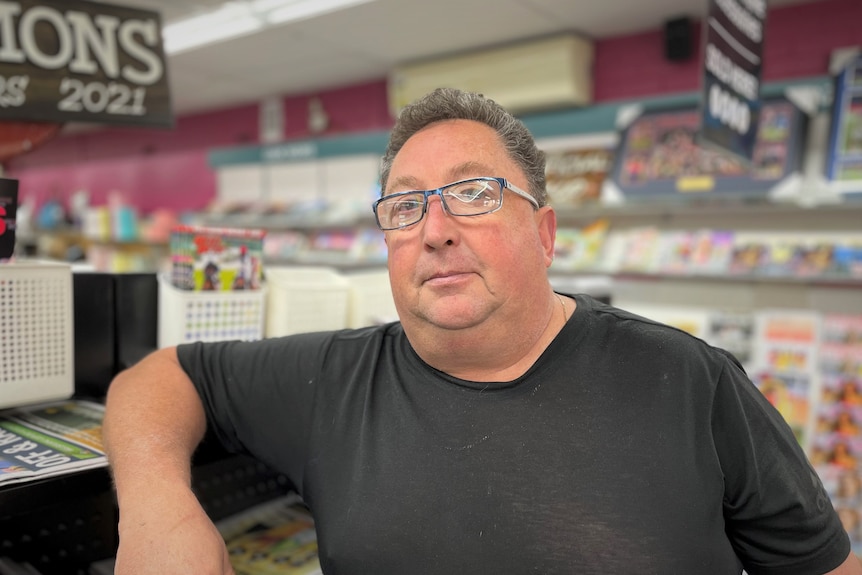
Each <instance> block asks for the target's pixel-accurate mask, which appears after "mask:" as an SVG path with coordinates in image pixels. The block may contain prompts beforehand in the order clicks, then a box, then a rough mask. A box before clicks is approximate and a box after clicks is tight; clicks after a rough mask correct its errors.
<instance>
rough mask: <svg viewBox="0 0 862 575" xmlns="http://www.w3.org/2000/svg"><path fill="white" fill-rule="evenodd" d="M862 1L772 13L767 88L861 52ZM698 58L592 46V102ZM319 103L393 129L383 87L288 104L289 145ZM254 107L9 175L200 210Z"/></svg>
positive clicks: (653, 89) (687, 87)
mask: <svg viewBox="0 0 862 575" xmlns="http://www.w3.org/2000/svg"><path fill="white" fill-rule="evenodd" d="M860 22H862V1H860V0H819V1H816V2H810V3H806V4H798V5H791V6H786V7H782V8H776V9H773V10H771V11H770V14H769V19H768V24H767V31H766V45H765V47H764V70H763V73H764V79H765V80H766V81H771V80H782V79H793V78H805V77H812V76H823V75H825V74H826V73H827V70H828V64H829V55H830V53H831V51H832V50H834V49H836V48H843V47H848V46H858V45H860V44H862V31H860V28H859V23H860ZM695 35H696V37H695V45H696V46H697V49H696V54H695V56H694V57H692V58H691V59H690V60H687V61H685V62H681V63H675V62H669V61H667V60H665V59H664V56H663V40H662V32H661V30H655V31H648V32H643V33H639V34H633V35H628V36H623V37H617V38H610V39H604V40H599V41H597V42H596V60H595V72H594V73H595V76H594V97H595V100H596V102H608V101H614V100H626V99H633V98H642V97H648V96H654V95H660V94H672V93H680V92H692V91H695V90H697V89H698V87H699V83H700V61H701V60H700V40H699V36H700V34H699V32H698V31H696V34H695ZM311 96H317V97H319V98H320V100H321V101H322V102H323V105H324V108H325V109H326V111H327V113H328V115H329V120H330V123H329V128H328V130H327V132H326V134H329V135H335V134H343V133H350V132H363V131H376V130H381V129H388V128H389V127H391V125H392V118H391V117H390V115H389V111H388V105H387V99H386V82H385V79H380V80H377V81H374V82H369V83H365V84H361V85H355V86H349V87H345V88H341V89H336V90H329V91H325V92H321V93H318V94H308V95H301V96H290V97H287V98H285V100H284V102H285V113H286V117H287V118H289V120H290V121H288V122H287V123H286V126H285V134H286V137H287V138H288V139H299V138H303V137H308V136H309V135H310V134H309V133H308V132H307V131H306V130H304V129H303V127H304V126H305V125H306V122H305V119H306V117H307V116H306V115H307V109H308V100H309V98H310V97H311ZM257 113H258V109H257V105H256V104H252V105H247V106H241V107H236V108H231V109H227V110H220V111H216V112H211V113H206V114H198V115H194V116H187V117H183V118H179V119H178V121H177V124H176V126H175V128H174V129H173V130H149V129H139V128H138V129H104V130H99V131H98V132H90V133H77V134H69V135H64V136H61V137H60V138H58V139H56V140H54V141H53V142H51V143H49V144H47V145H45V146H44V147H42V148H40V149H38V150H36V151H35V152H33V153H31V154H28V155H26V156H22V157H20V158H17V159H15V160H14V161H12V162H10V163H9V164H8V165H7V172H8V175H9V176H10V177H14V178H18V179H19V180H20V188H21V195H22V199H33V200H36V202H37V203H41V202H42V201H44V199H45V198H48V197H50V196H52V195H53V196H57V197H60V198H67V197H68V196H69V194H71V193H72V192H74V191H75V190H78V189H86V190H88V191H89V192H90V197H91V201H92V203H93V204H94V205H99V204H103V203H104V202H105V199H106V198H107V196H108V194H109V193H111V192H113V191H119V192H122V193H123V194H124V195H125V197H126V198H127V199H128V201H130V202H131V203H132V204H133V205H135V206H137V207H138V208H139V210H140V211H141V212H142V213H148V212H150V211H152V210H153V209H155V208H159V207H166V208H172V209H175V210H198V209H202V208H204V207H205V206H206V205H207V204H208V203H209V202H210V201H211V200H212V199H213V198H214V197H215V193H216V182H215V175H214V174H213V171H212V170H211V169H210V168H209V166H208V165H207V153H208V151H209V150H211V149H213V148H219V147H230V146H239V145H243V144H253V143H257V142H258V117H257Z"/></svg>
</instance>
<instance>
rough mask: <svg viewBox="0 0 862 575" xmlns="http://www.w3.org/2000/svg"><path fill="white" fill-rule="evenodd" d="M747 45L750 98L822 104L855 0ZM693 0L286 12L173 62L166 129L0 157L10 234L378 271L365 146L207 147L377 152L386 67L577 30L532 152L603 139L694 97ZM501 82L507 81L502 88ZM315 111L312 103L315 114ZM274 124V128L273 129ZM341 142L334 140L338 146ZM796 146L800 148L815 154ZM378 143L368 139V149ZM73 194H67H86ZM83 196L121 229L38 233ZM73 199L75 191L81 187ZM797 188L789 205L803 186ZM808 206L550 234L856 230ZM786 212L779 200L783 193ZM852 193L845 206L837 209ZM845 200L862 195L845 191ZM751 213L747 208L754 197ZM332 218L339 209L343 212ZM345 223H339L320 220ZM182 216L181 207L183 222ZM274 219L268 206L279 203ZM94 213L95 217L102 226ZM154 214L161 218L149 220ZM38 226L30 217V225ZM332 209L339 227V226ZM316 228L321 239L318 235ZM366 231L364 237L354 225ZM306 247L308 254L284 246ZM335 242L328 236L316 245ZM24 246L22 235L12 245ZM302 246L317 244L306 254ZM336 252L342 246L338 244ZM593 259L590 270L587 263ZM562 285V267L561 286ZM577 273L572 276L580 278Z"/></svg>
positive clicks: (632, 212) (515, 0)
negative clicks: (119, 216) (13, 190)
mask: <svg viewBox="0 0 862 575" xmlns="http://www.w3.org/2000/svg"><path fill="white" fill-rule="evenodd" d="M126 3H127V4H128V5H130V6H132V5H133V6H137V7H141V8H145V9H154V10H158V11H160V12H161V13H162V15H163V20H164V22H165V23H166V24H169V23H171V22H172V21H175V20H176V19H178V18H182V17H185V16H188V15H191V14H196V13H200V12H201V11H205V10H208V9H211V8H213V7H215V6H217V5H218V2H215V1H203V0H197V1H188V2H168V1H162V0H152V1H150V2H146V1H136V0H130V1H129V2H126ZM768 5H769V7H770V8H769V12H768V20H767V28H766V34H765V45H764V57H763V62H764V63H763V83H764V92H765V93H771V94H773V95H774V94H777V93H778V94H780V93H781V92H782V90H783V89H784V87H786V86H799V85H802V86H807V85H811V86H814V89H815V91H817V90H819V91H821V92H822V93H824V94H827V95H826V96H823V98H828V97H829V96H828V86H829V82H830V80H829V65H830V58H831V57H832V55H833V53H834V52H835V51H836V50H840V49H844V48H848V47H849V48H852V47H858V46H859V45H860V44H862V34H860V31H859V29H858V26H856V24H855V23H857V22H859V21H860V19H862V3H859V2H858V1H857V0H815V1H810V0H809V1H794V0H781V1H778V0H773V1H771V2H769V3H768ZM705 9H706V2H692V1H690V0H653V1H651V2H645V3H637V4H636V5H631V4H630V3H626V2H623V1H606V2H596V1H583V2H572V1H567V0H530V1H524V0H507V1H505V2H499V1H492V0H483V1H471V2H433V3H428V2H421V1H418V0H411V1H402V0H374V1H371V2H361V3H357V4H355V5H351V6H349V7H346V8H344V9H341V10H335V11H333V12H330V13H325V14H323V15H319V16H315V17H313V18H310V19H305V20H301V21H297V22H290V23H287V24H283V25H280V26H275V27H273V28H270V29H266V30H264V31H262V32H259V33H254V34H249V35H246V36H242V37H238V38H236V39H231V40H228V41H225V42H221V43H216V44H211V45H208V46H204V47H202V48H197V49H191V50H187V51H183V52H179V53H176V54H174V55H169V59H168V68H169V73H170V82H171V91H172V99H173V106H174V111H175V114H176V122H175V126H174V127H173V128H172V129H147V128H137V127H132V128H117V127H104V126H93V125H75V124H72V125H68V126H66V127H65V128H64V130H63V131H62V132H61V134H60V136H59V137H57V138H56V139H54V140H53V141H50V142H48V143H47V144H44V145H42V146H41V147H39V148H37V149H36V150H34V151H32V152H29V153H26V154H23V155H21V156H19V157H16V158H13V159H11V160H9V161H7V162H6V163H5V165H4V172H5V175H6V176H7V177H12V178H16V179H18V180H19V181H20V196H21V198H20V201H21V204H22V206H21V207H20V208H19V223H18V226H19V231H18V234H19V243H20V245H21V246H24V245H27V246H28V248H29V249H30V250H31V251H33V252H35V253H37V254H38V255H47V256H49V257H56V258H61V259H62V258H68V259H71V258H82V257H84V258H86V259H87V260H88V261H89V262H90V263H92V264H93V265H95V267H96V268H97V269H104V270H109V271H141V270H142V269H144V270H146V269H152V268H153V267H155V266H157V265H158V264H159V262H162V261H164V260H163V256H164V255H165V251H164V250H165V246H166V234H167V230H168V228H169V225H170V223H171V222H173V221H175V219H177V218H182V219H184V220H186V221H193V222H197V223H203V224H209V225H220V226H226V227H230V226H237V225H238V226H241V227H251V226H260V227H264V228H266V229H267V233H268V236H267V244H268V246H269V247H270V249H269V256H270V258H269V263H270V264H286V263H287V264H289V263H299V260H304V261H303V262H302V263H310V264H314V263H323V264H327V263H333V262H334V263H336V264H337V265H339V266H340V267H342V268H350V267H356V266H363V267H367V266H370V265H383V263H384V261H385V248H382V247H381V245H380V242H377V243H376V244H375V243H374V242H375V241H376V240H371V246H370V247H368V248H367V249H363V250H360V251H362V252H363V255H367V254H369V253H370V254H371V257H370V259H366V260H364V261H360V262H357V261H356V260H357V257H356V256H355V250H354V251H353V252H351V249H350V247H349V245H346V244H351V243H353V235H352V234H356V233H373V227H374V226H373V221H372V220H371V218H370V211H368V209H367V205H368V203H370V202H371V201H372V200H373V199H374V197H375V196H376V195H377V194H378V193H379V192H378V189H377V187H376V176H377V164H376V162H377V158H378V157H379V153H378V152H377V150H376V149H375V150H374V151H373V152H372V153H369V152H368V146H369V144H367V143H365V144H363V145H364V147H365V148H364V149H363V151H362V153H360V154H356V155H347V156H340V157H336V158H310V159H309V161H300V162H294V163H292V164H291V165H289V166H288V165H281V166H276V167H278V168H279V169H277V170H275V169H272V168H273V166H274V163H269V162H264V163H260V162H258V163H251V164H249V163H239V164H233V163H228V164H227V165H218V158H219V157H223V156H225V154H226V155H227V156H236V155H237V154H239V155H242V150H248V149H254V148H261V147H265V146H267V145H272V143H273V142H276V143H278V142H280V143H282V144H290V143H291V142H295V143H300V144H301V143H302V142H308V141H330V142H336V143H338V142H341V143H342V144H343V145H344V146H348V147H349V145H350V143H351V142H355V139H356V138H358V139H360V140H361V139H362V138H363V137H365V138H371V139H372V140H373V141H376V142H378V144H377V145H378V147H379V150H380V151H382V145H383V142H385V134H386V131H387V130H388V129H389V128H390V127H391V125H392V123H393V111H392V106H391V105H390V101H389V97H388V93H387V82H388V78H389V76H390V74H392V72H393V71H394V70H395V69H396V68H397V67H398V66H399V65H401V64H405V63H411V62H415V61H421V60H423V59H428V58H442V57H446V56H452V55H458V54H462V53H469V52H471V51H475V50H480V49H489V48H495V47H501V46H506V45H511V44H512V43H517V42H520V41H529V40H532V39H535V38H542V37H547V36H553V35H555V34H559V33H569V32H575V33H577V34H580V35H583V36H584V37H586V38H589V39H591V40H592V43H593V49H594V60H593V65H592V77H591V82H592V103H591V104H590V105H586V106H578V107H572V108H570V109H561V110H560V109H558V110H548V111H537V112H531V113H526V114H524V115H523V116H522V117H524V118H525V121H527V123H528V126H529V127H531V129H534V131H536V132H538V136H539V141H540V143H541V144H543V145H548V146H554V145H555V146H557V147H559V146H561V145H566V143H567V142H570V143H574V144H576V145H581V146H582V145H584V144H585V143H587V144H589V143H600V144H603V145H608V143H609V142H611V143H613V142H614V141H616V138H617V134H616V125H615V119H616V115H615V114H616V112H617V111H618V110H619V108H620V107H621V106H624V105H627V104H631V103H639V104H643V105H645V106H647V107H648V106H651V105H656V106H661V105H668V104H680V103H682V104H686V105H696V104H697V102H698V99H699V90H700V85H701V76H702V46H701V30H700V28H701V24H702V18H703V15H704V11H705ZM680 17H688V18H690V19H691V30H692V38H691V52H692V53H691V56H690V57H689V58H687V59H684V60H681V61H679V60H678V61H672V60H669V59H668V58H667V57H666V55H665V30H664V25H665V23H666V22H667V21H669V20H671V19H675V18H680ZM518 81H519V79H518V78H517V77H510V78H506V82H508V83H510V84H511V85H517V83H518ZM273 100H274V101H275V102H276V104H277V105H278V106H280V108H281V111H282V114H283V117H282V120H281V122H280V124H281V125H280V127H279V128H280V129H278V130H276V132H277V135H276V139H275V140H273V139H272V138H271V137H268V136H267V135H265V134H264V132H263V131H262V130H263V129H262V127H261V126H262V114H263V112H262V110H263V108H264V106H265V105H267V104H265V102H269V103H270V104H271V103H272V101H273ZM827 107H828V104H823V105H822V108H823V109H824V110H821V113H819V114H817V115H816V116H817V117H816V118H814V121H813V122H812V128H811V133H812V134H813V135H814V136H816V137H814V138H811V140H812V142H813V149H810V150H806V157H805V159H804V166H803V167H804V176H805V177H806V178H807V179H808V180H809V183H806V184H804V185H803V194H806V193H808V191H809V189H813V188H814V186H815V184H814V181H815V180H816V179H817V177H818V176H819V175H820V174H822V172H823V166H824V162H825V158H824V156H825V149H824V146H825V143H824V139H825V133H826V132H828V123H829V118H828V112H826V111H825V108H827ZM315 110H317V111H318V112H319V111H321V110H322V112H323V117H324V119H325V120H324V121H323V122H322V123H321V122H318V121H317V120H319V118H315V117H314V116H315ZM278 132H280V134H278ZM344 142H347V144H344ZM811 146H812V145H809V148H811ZM371 147H372V148H374V145H371ZM82 192H83V193H82ZM76 195H77V196H83V197H84V198H86V202H87V203H88V204H89V206H91V207H97V208H98V207H100V208H102V210H105V209H107V208H106V207H107V206H109V205H110V207H111V210H116V209H117V207H118V206H124V207H126V208H128V209H129V210H130V211H132V213H133V214H134V216H136V221H137V225H136V226H135V229H134V230H133V231H131V232H130V231H129V230H128V229H126V230H117V229H116V226H115V227H114V228H110V227H109V226H110V223H108V224H106V225H103V226H102V229H97V230H95V231H94V230H93V229H89V230H86V233H84V234H80V233H77V232H78V230H72V232H73V233H71V234H68V233H66V231H68V229H66V230H64V229H60V228H61V227H62V226H61V225H58V229H57V230H49V229H45V226H43V227H42V229H37V228H38V210H39V208H40V206H43V205H44V204H45V203H46V202H48V201H56V202H59V203H60V204H61V205H63V206H64V208H65V210H66V219H67V220H68V219H71V218H72V217H73V216H71V215H70V214H69V212H70V210H71V205H72V204H73V203H74V200H72V198H73V196H76ZM348 197H349V198H353V199H355V200H356V201H355V202H354V205H352V206H350V207H348V208H347V209H348V213H347V214H346V215H345V214H344V213H341V214H336V215H332V214H330V215H329V219H328V220H327V221H328V223H326V225H325V226H319V225H317V224H316V223H315V222H314V221H313V220H312V219H310V218H308V217H307V215H306V214H303V218H304V219H303V221H302V223H301V225H296V222H295V221H294V222H291V221H290V219H289V218H285V217H279V216H278V215H276V216H272V217H271V215H266V216H264V215H261V210H263V211H266V210H267V209H269V210H270V211H274V210H275V209H283V208H284V206H285V205H286V204H289V203H290V202H295V201H302V202H309V201H312V200H315V199H319V200H321V201H328V200H332V199H333V198H337V199H339V200H343V199H344V198H348ZM78 199H81V198H80V197H79V198H78ZM803 200H804V198H803ZM809 203H816V204H818V205H817V206H815V208H816V209H807V210H797V209H791V210H787V209H783V208H785V207H786V206H785V205H782V206H781V208H782V209H780V210H776V209H773V207H771V206H767V207H766V208H765V209H753V208H752V207H751V206H744V207H742V208H739V207H730V208H728V207H721V206H718V207H716V206H712V207H710V206H703V207H698V208H695V209H680V208H679V207H678V206H674V205H673V202H672V201H671V202H667V201H660V202H655V203H653V204H652V205H647V206H644V207H643V208H640V207H639V208H637V209H628V210H625V209H622V210H621V209H607V210H603V209H601V208H600V209H598V210H597V209H594V207H591V208H589V209H586V208H585V209H576V210H571V209H566V210H561V215H560V226H561V227H574V228H578V227H583V226H587V225H589V224H590V223H591V222H593V221H595V220H596V219H597V218H604V219H607V220H608V221H609V222H610V225H611V229H612V230H623V229H627V228H636V227H640V226H657V227H658V228H659V229H674V228H682V229H697V228H698V227H706V228H712V229H722V228H728V229H735V230H738V231H764V230H769V231H784V232H790V233H794V234H797V233H800V232H801V233H815V234H816V233H821V232H824V231H825V232H836V231H842V230H847V231H851V232H852V231H856V232H858V231H859V227H860V226H859V220H860V218H859V211H858V210H857V209H856V208H855V207H854V205H853V204H848V202H844V201H838V202H836V201H830V202H825V203H824V202H821V201H819V200H816V201H814V202H809ZM238 204H245V205H246V206H248V207H249V210H247V212H248V213H246V214H245V217H233V218H232V219H231V218H225V217H214V216H213V208H222V209H223V208H226V207H228V206H233V207H236V206H237V205H238ZM790 204H791V206H792V207H795V206H793V202H790ZM848 205H849V207H850V209H847V208H848ZM855 205H858V204H855ZM761 208H762V207H761ZM342 211H343V210H342ZM339 215H340V216H344V217H342V218H341V224H340V227H341V228H342V230H344V231H345V234H346V235H345V234H339V233H337V232H338V229H337V228H338V227H339V226H335V225H332V221H334V220H333V218H335V219H336V221H337V216H339ZM195 216H197V217H195ZM282 216H283V214H282ZM110 217H111V216H110V214H108V215H107V216H106V217H104V218H103V219H102V221H103V222H110ZM154 220H155V221H156V222H159V223H160V225H152V224H153V223H154ZM31 221H32V222H36V223H35V224H33V225H30V222H31ZM345 222H346V223H345ZM324 228H325V229H326V231H327V232H328V233H327V234H323V233H322V230H324ZM369 230H370V231H369ZM315 242H316V244H317V245H316V247H321V249H317V250H316V251H315V253H313V254H311V255H309V253H308V250H305V251H303V252H302V253H299V254H298V253H297V249H298V248H297V246H298V245H299V244H303V245H304V246H305V247H308V245H310V244H314V243H315ZM330 248H331V249H330ZM22 249H23V248H22ZM312 251H314V250H312ZM342 256H344V257H342ZM599 267H600V266H599ZM564 279H565V278H561V282H562V283H565V282H563V281H562V280H564ZM613 279H614V280H615V281H613V282H612V286H611V288H608V289H612V290H613V292H614V296H615V301H617V302H618V303H626V304H631V305H640V304H642V303H653V304H659V305H664V304H679V303H680V302H685V303H689V304H691V305H694V306H699V305H700V306H702V305H707V306H709V305H712V304H713V303H714V302H716V301H718V302H722V305H726V306H728V307H733V306H736V307H741V308H745V309H757V308H760V307H765V306H773V305H778V306H785V307H803V308H813V309H818V310H822V311H834V312H859V311H862V302H860V301H859V299H860V298H858V297H856V295H855V294H854V293H853V292H852V290H850V289H832V288H833V286H828V287H829V289H824V286H822V285H810V284H799V283H798V282H783V283H780V284H779V283H778V282H767V283H758V282H754V283H752V282H718V283H717V282H716V281H715V278H710V279H709V281H696V280H694V279H691V281H687V282H679V281H676V280H678V279H679V278H672V279H673V280H674V281H666V280H667V278H663V277H654V278H651V279H652V281H650V282H649V283H646V284H644V283H643V282H642V281H635V282H632V281H629V280H630V279H631V278H628V277H622V276H617V277H616V278H613ZM584 281H586V280H584Z"/></svg>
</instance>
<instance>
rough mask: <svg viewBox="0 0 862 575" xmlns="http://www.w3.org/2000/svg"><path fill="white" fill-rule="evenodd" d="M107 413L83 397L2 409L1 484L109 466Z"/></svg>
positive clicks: (0, 415) (0, 420) (0, 440)
mask: <svg viewBox="0 0 862 575" xmlns="http://www.w3.org/2000/svg"><path fill="white" fill-rule="evenodd" d="M104 412H105V410H104V407H103V406H102V405H101V404H98V403H93V402H88V401H82V400H64V401H58V402H52V403H43V404H39V405H33V406H27V407H18V408H14V409H7V410H3V411H0V485H8V484H11V483H20V482H24V481H35V480H37V479H42V478H43V477H51V476H54V475H61V474H64V473H69V472H71V471H78V470H81V469H90V468H93V467H105V466H107V464H108V460H107V457H106V456H105V450H104V448H103V447H102V419H103V418H104Z"/></svg>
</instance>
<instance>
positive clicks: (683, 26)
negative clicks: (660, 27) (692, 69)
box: [664, 17, 693, 62]
mask: <svg viewBox="0 0 862 575" xmlns="http://www.w3.org/2000/svg"><path fill="white" fill-rule="evenodd" d="M692 41H693V39H692V23H691V20H690V19H689V18H687V17H682V18H673V19H671V20H667V21H665V23H664V57H665V58H666V59H668V60H670V61H672V62H681V61H683V60H688V59H689V58H691V55H692V52H693V50H692Z"/></svg>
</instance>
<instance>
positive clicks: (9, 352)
mask: <svg viewBox="0 0 862 575" xmlns="http://www.w3.org/2000/svg"><path fill="white" fill-rule="evenodd" d="M72 322H73V317H72V268H71V266H69V265H68V264H62V263H54V262H43V261H36V260H33V261H24V262H14V263H5V264H0V337H2V343H0V365H2V366H4V367H3V369H2V370H0V408H4V407H13V406H17V405H24V404H27V403H36V402H40V401H49V400H53V399H64V398H67V397H70V396H71V395H72V393H73V392H74V384H75V381H74V380H75V376H74V370H73V364H74V354H73V323H72Z"/></svg>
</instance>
